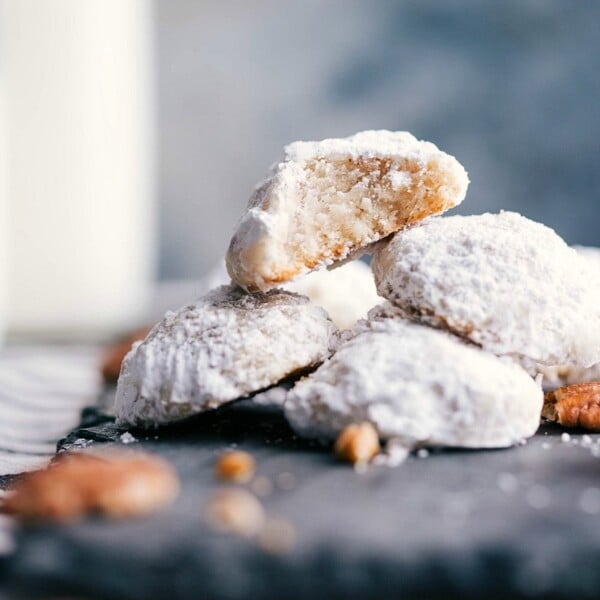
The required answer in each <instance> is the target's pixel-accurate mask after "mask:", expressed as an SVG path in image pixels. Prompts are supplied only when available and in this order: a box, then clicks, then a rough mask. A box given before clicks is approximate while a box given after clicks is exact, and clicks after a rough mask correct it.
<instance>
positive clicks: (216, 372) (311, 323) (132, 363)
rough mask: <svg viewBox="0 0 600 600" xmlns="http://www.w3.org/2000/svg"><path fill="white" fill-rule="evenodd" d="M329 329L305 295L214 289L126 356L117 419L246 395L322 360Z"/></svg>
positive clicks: (179, 415)
mask: <svg viewBox="0 0 600 600" xmlns="http://www.w3.org/2000/svg"><path fill="white" fill-rule="evenodd" d="M334 332H335V326H334V325H333V323H332V322H331V321H330V320H329V318H328V317H327V315H326V313H325V311H324V310H323V309H321V308H319V307H317V306H314V305H313V304H311V303H310V302H309V300H308V298H304V297H302V296H298V295H296V294H292V293H289V292H284V291H281V290H274V291H272V292H269V293H267V294H263V293H258V294H246V293H244V292H243V291H242V290H240V289H239V288H236V287H233V286H222V287H219V288H217V289H216V290H213V291H212V292H210V293H208V294H207V295H206V296H204V297H203V298H201V299H200V300H198V301H196V302H194V303H193V304H190V305H188V306H185V307H183V308H181V309H179V310H178V311H176V312H169V313H167V314H166V315H165V318H164V319H163V320H162V321H161V322H160V323H159V324H158V325H156V326H155V327H154V328H153V329H152V331H151V332H150V334H149V335H148V336H147V337H146V339H145V340H144V341H143V342H141V343H138V344H137V345H135V346H134V348H133V349H132V351H131V352H130V353H129V354H128V355H127V357H126V358H125V360H124V361H123V367H122V369H121V375H120V377H119V382H118V386H117V393H116V401H115V412H116V415H117V422H118V423H120V424H126V425H154V424H161V423H168V422H170V421H176V420H178V419H183V418H185V417H189V416H191V415H193V414H195V413H198V412H201V411H203V410H207V409H211V408H216V407H218V406H220V405H222V404H224V403H226V402H229V401H231V400H236V399H238V398H241V397H244V396H248V395H249V394H252V393H253V392H257V391H259V390H261V389H264V388H266V387H268V386H270V385H273V384H275V383H277V382H279V381H280V380H282V379H284V378H286V377H288V376H290V375H292V374H294V373H296V372H299V371H302V370H304V369H307V368H310V367H313V366H315V365H317V364H318V363H320V362H321V361H323V360H324V359H325V358H327V356H328V355H329V351H330V350H329V348H330V341H331V337H332V335H333V333H334Z"/></svg>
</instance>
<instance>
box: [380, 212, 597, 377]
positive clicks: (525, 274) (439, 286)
mask: <svg viewBox="0 0 600 600" xmlns="http://www.w3.org/2000/svg"><path fill="white" fill-rule="evenodd" d="M372 268H373V273H374V275H375V282H376V284H377V288H378V291H379V293H380V295H382V296H384V297H385V298H387V299H388V300H390V301H391V302H392V303H393V304H394V305H395V306H397V307H398V309H399V311H398V312H399V313H400V314H401V315H402V316H406V317H408V318H410V319H412V320H415V321H420V322H423V323H427V324H430V325H433V326H435V327H440V328H443V329H448V330H450V331H452V332H453V333H455V334H457V335H460V336H463V337H465V338H468V339H469V340H471V341H472V342H474V343H476V344H479V345H480V346H482V347H483V348H485V349H486V350H489V351H491V352H493V353H494V354H498V355H507V356H511V357H513V358H515V359H517V360H519V361H521V362H522V363H523V364H527V365H531V364H533V363H541V364H546V365H556V364H572V365H579V366H589V365H591V364H594V363H596V362H598V361H600V311H599V310H598V300H599V299H600V289H599V288H600V286H599V285H598V284H597V283H596V278H595V277H593V276H591V274H590V270H589V268H586V266H585V264H584V262H583V261H581V260H580V258H579V257H578V256H577V254H576V252H575V250H573V249H571V248H569V247H568V246H567V245H566V244H565V242H564V241H563V240H562V239H561V238H560V237H559V236H558V235H557V234H556V233H555V232H554V231H553V230H551V229H549V228H548V227H545V226H544V225H541V224H539V223H535V222H534V221H530V220H528V219H526V218H525V217H522V216H521V215H518V214H516V213H511V212H502V213H500V214H484V215H477V216H470V217H461V216H453V217H447V218H440V219H431V220H429V221H428V222H427V223H424V224H422V225H421V226H419V227H415V228H413V229H410V230H406V231H403V232H400V233H398V234H396V235H395V236H394V237H393V238H392V239H391V240H389V241H388V242H385V243H383V244H382V245H381V247H380V248H379V249H378V250H377V252H376V253H375V256H374V258H373V262H372Z"/></svg>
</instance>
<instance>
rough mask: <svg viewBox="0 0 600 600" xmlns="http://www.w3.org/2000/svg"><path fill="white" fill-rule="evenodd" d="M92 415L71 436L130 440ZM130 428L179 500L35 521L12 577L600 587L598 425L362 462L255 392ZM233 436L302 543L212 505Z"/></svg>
mask: <svg viewBox="0 0 600 600" xmlns="http://www.w3.org/2000/svg"><path fill="white" fill-rule="evenodd" d="M83 423H84V426H83V427H81V428H80V429H78V430H76V431H74V432H73V433H72V434H71V435H70V436H68V437H67V438H66V439H65V440H63V441H62V442H61V443H60V448H70V447H73V445H74V444H75V446H78V445H81V444H82V442H81V441H80V440H82V439H85V440H92V441H93V443H95V444H103V443H104V444H106V443H108V444H115V443H120V442H119V436H120V434H121V433H122V430H119V429H118V428H116V427H115V426H114V424H113V422H112V420H111V419H109V418H107V417H102V416H101V415H98V413H97V412H95V411H93V410H92V411H87V413H86V414H85V415H84V419H83ZM132 433H133V434H134V436H135V437H136V438H137V439H138V442H137V443H135V444H131V445H130V447H136V448H144V449H145V450H149V451H152V452H156V453H158V454H160V455H162V456H164V457H165V458H166V459H168V460H169V461H171V462H172V463H173V464H174V465H175V467H176V468H177V470H178V472H179V474H180V476H181V480H182V492H181V494H180V497H179V499H178V500H177V501H176V503H175V504H174V505H173V506H172V507H171V508H169V509H168V510H166V511H164V512H162V513H160V514H158V515H156V516H154V517H151V518H143V519H137V520H128V521H121V522H115V521H107V520H101V519H89V520H86V521H84V522H82V523H79V524H76V525H72V526H68V527H37V528H26V529H23V530H22V531H21V532H20V533H19V536H18V551H17V552H16V554H15V555H14V556H13V557H12V558H10V559H8V560H7V561H6V562H5V563H4V565H3V571H4V574H5V576H6V577H7V578H8V580H10V581H11V582H12V583H13V585H15V586H17V587H19V588H21V589H23V586H25V589H28V590H31V591H32V593H33V592H35V591H39V590H43V591H44V592H45V593H57V594H58V593H60V594H63V593H74V594H78V595H85V596H86V597H98V598H119V599H122V600H129V599H131V600H133V599H144V600H151V599H154V598H156V599H159V598H160V599H164V598H167V597H168V598H171V599H173V600H175V599H184V598H185V599H187V598H190V599H191V598H194V599H197V598H211V599H212V598H215V599H219V598H223V599H232V600H233V599H241V598H245V599H246V598H286V600H287V599H294V598H307V597H310V596H313V597H318V598H350V599H353V598H374V597H380V598H392V597H397V598H400V597H401V598H445V599H448V598H449V599H452V598H486V599H494V598H498V599H500V598H502V599H506V598H577V599H588V598H597V597H598V595H599V591H600V569H599V566H600V513H597V512H595V510H594V506H595V504H594V501H593V499H594V492H593V491H592V492H590V489H591V488H594V487H596V488H599V487H600V484H599V483H598V482H599V478H598V476H599V474H600V458H599V457H598V456H597V454H598V452H597V450H594V451H592V449H593V448H594V447H595V446H598V447H599V448H600V436H598V435H595V436H590V437H591V439H592V445H589V440H586V441H587V442H588V444H587V445H586V444H583V443H582V441H583V437H582V435H581V433H580V434H577V435H573V436H572V441H571V442H570V443H564V442H561V439H560V434H561V430H560V429H559V428H556V427H553V426H544V427H543V428H542V430H541V431H540V433H539V434H538V435H537V436H536V437H535V438H534V439H533V440H531V441H530V442H529V443H528V444H527V445H525V446H521V447H517V448H514V449H511V450H504V451H486V452H478V451H470V452H460V451H443V452H442V451H439V452H434V453H431V454H430V455H429V456H428V457H426V458H418V457H415V456H413V457H410V458H409V459H408V460H407V462H406V463H405V464H404V465H402V466H400V467H399V468H395V469H391V468H387V467H371V468H370V469H369V470H368V471H367V472H366V473H363V474H358V473H356V472H354V471H353V470H352V469H351V468H349V467H348V466H347V465H344V464H340V463H337V462H336V461H335V460H334V459H333V458H332V455H331V453H330V452H329V451H328V450H327V449H326V448H322V447H319V446H318V445H314V444H308V443H306V442H304V441H302V440H299V439H297V438H296V437H295V436H294V435H293V434H292V432H291V431H290V430H289V428H288V426H287V425H286V423H285V421H284V419H283V418H282V416H281V414H280V413H279V412H278V411H277V410H269V409H264V408H254V407H250V406H248V405H246V404H245V403H243V402H242V403H240V404H238V405H235V406H230V407H226V408H225V409H221V410H219V411H215V412H212V413H210V414H206V415H204V416H202V417H200V418H196V419H194V420H192V421H189V422H188V423H185V424H183V425H179V426H176V427H169V428H163V429H160V430H156V431H151V432H139V431H137V432H136V431H133V432H132ZM77 440H79V441H77ZM232 445H236V446H237V447H238V448H242V449H245V450H248V451H250V452H252V453H253V454H254V456H255V457H256V459H257V462H258V474H259V475H265V476H267V477H269V478H270V479H271V480H272V482H273V483H274V490H273V492H272V494H270V495H269V496H268V497H266V498H265V499H264V505H265V507H266V510H267V511H268V513H269V514H271V515H280V516H283V517H285V518H287V519H289V520H290V521H291V522H292V523H293V525H294V528H295V531H296V542H295V545H294V548H293V549H292V551H291V552H289V553H287V554H284V555H272V554H268V553H266V552H265V551H263V550H262V549H260V548H259V547H258V545H257V544H256V543H255V542H254V541H251V540H243V539H238V538H235V537H231V536H227V535H220V534H217V533H215V532H213V531H211V530H210V529H209V528H208V527H207V525H206V524H205V523H204V521H203V518H202V507H203V504H204V502H205V501H206V499H207V496H208V495H209V494H210V492H211V491H213V490H214V489H215V488H217V487H218V486H219V484H218V483H217V482H216V481H215V480H214V478H213V475H212V468H213V463H214V460H215V457H216V456H217V455H218V454H219V453H220V452H221V451H222V450H224V449H225V448H227V447H230V446H232ZM594 454H595V455H594ZM282 473H289V474H291V475H292V476H293V481H294V482H295V483H294V485H293V486H291V487H292V489H287V488H289V487H290V479H292V478H290V476H286V477H287V480H286V481H285V482H282V481H281V477H279V476H280V475H281V474H282ZM278 481H279V482H280V485H278V484H277V482H278ZM281 483H286V484H287V485H284V486H282V485H281ZM282 487H283V489H282ZM586 490H588V492H587V495H584V492H585V491H586ZM582 498H584V500H582ZM585 498H587V501H586V500H585ZM590 500H591V501H590ZM584 509H585V510H584Z"/></svg>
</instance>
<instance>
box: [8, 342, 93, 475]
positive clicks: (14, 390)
mask: <svg viewBox="0 0 600 600" xmlns="http://www.w3.org/2000/svg"><path fill="white" fill-rule="evenodd" d="M98 361H99V349H98V347H97V346H67V345H28V344H18V345H10V344H9V345H8V346H5V347H3V348H1V349H0V475H13V474H16V473H21V472H23V471H28V470H31V469H35V468H39V467H40V466H43V465H45V464H47V462H48V461H49V460H50V458H51V457H52V456H53V455H54V452H55V450H56V442H57V441H58V440H59V439H61V438H62V437H63V436H64V435H65V434H67V433H68V432H69V431H70V430H71V429H72V428H73V427H74V426H76V425H77V423H78V422H79V416H80V412H81V409H82V408H84V407H85V406H90V405H93V404H95V403H96V402H97V399H98V397H99V394H100V392H101V389H102V387H101V386H102V382H101V379H100V373H99V368H98V364H99V363H98Z"/></svg>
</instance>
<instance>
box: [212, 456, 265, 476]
mask: <svg viewBox="0 0 600 600" xmlns="http://www.w3.org/2000/svg"><path fill="white" fill-rule="evenodd" d="M255 466H256V463H255V461H254V458H253V457H252V456H251V455H250V454H248V453H247V452H242V451H240V450H229V451H227V452H224V453H223V454H221V456H219V458H218V459H217V462H216V464H215V475H216V476H217V477H218V478H219V479H222V480H224V481H233V482H235V483H246V482H247V481H250V479H252V476H253V475H254V470H255Z"/></svg>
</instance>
